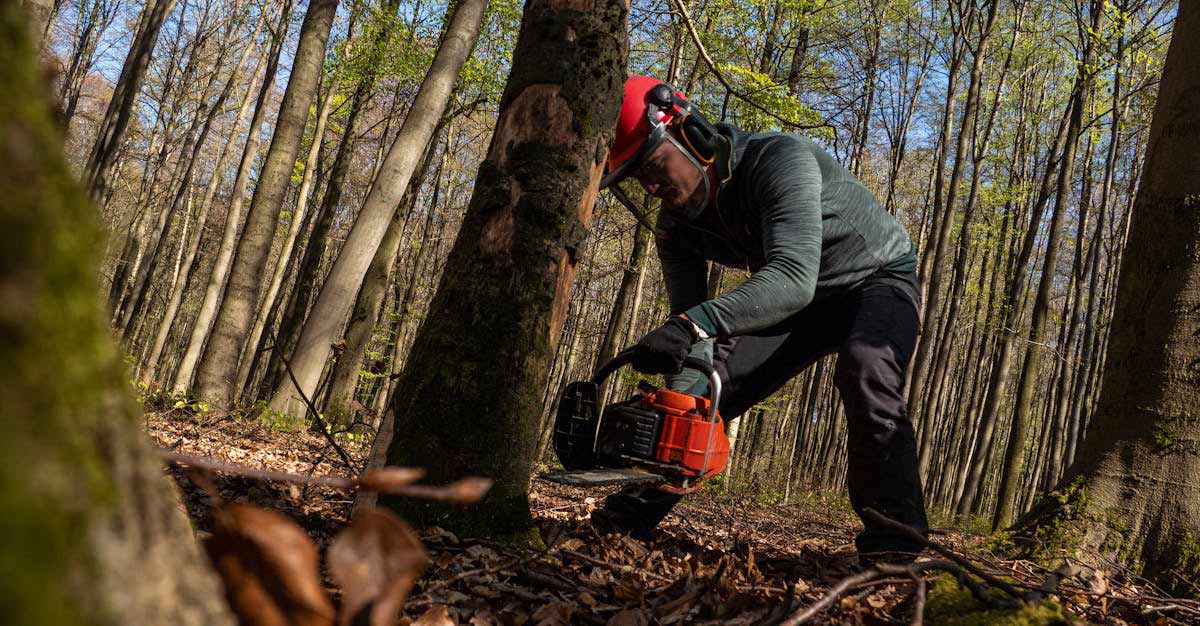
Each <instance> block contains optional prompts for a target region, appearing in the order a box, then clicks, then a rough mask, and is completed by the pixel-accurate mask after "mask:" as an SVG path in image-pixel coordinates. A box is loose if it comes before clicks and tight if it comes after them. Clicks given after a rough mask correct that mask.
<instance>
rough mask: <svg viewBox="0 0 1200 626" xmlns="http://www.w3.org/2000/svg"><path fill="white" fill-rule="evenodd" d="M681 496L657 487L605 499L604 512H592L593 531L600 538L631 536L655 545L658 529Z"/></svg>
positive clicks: (621, 492)
mask: <svg viewBox="0 0 1200 626" xmlns="http://www.w3.org/2000/svg"><path fill="white" fill-rule="evenodd" d="M679 498H680V496H678V495H675V494H671V493H666V492H664V491H659V490H657V489H654V488H653V487H631V488H629V489H626V490H623V491H618V492H617V493H614V494H612V495H610V496H608V497H607V498H605V499H604V506H603V507H602V508H599V509H596V510H595V511H592V527H593V528H595V529H596V532H599V533H600V534H606V533H617V534H621V535H629V536H630V537H633V538H634V539H637V540H639V541H652V540H653V539H654V528H655V527H656V526H658V523H659V522H661V521H662V519H663V518H664V517H666V516H667V514H668V513H670V512H671V509H672V508H673V507H674V506H675V503H676V502H679Z"/></svg>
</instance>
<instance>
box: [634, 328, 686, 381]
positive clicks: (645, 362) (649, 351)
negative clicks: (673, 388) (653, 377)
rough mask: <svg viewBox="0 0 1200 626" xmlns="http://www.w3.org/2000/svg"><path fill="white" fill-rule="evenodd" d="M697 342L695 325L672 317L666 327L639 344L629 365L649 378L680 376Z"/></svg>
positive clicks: (649, 334)
mask: <svg viewBox="0 0 1200 626" xmlns="http://www.w3.org/2000/svg"><path fill="white" fill-rule="evenodd" d="M695 342H696V334H695V331H694V330H693V326H692V323H691V322H690V321H688V320H687V319H685V318H683V317H681V316H679V315H672V316H671V317H670V318H668V319H667V321H666V323H664V324H663V325H662V326H659V327H658V328H656V329H654V330H652V331H650V332H649V333H647V334H646V336H645V337H642V339H641V341H638V342H637V345H636V346H634V348H633V358H632V359H631V360H630V365H632V366H633V367H634V369H636V370H638V371H639V372H645V373H647V374H678V373H679V372H680V371H681V370H683V360H684V359H686V358H687V355H688V352H689V351H690V350H691V348H692V344H693V343H695Z"/></svg>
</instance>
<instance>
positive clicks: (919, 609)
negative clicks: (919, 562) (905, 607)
mask: <svg viewBox="0 0 1200 626" xmlns="http://www.w3.org/2000/svg"><path fill="white" fill-rule="evenodd" d="M912 579H913V582H915V583H917V588H916V590H915V591H913V618H912V622H910V623H911V624H912V626H924V624H925V591H926V583H925V579H924V578H921V576H920V575H919V574H917V573H916V572H913V574H912Z"/></svg>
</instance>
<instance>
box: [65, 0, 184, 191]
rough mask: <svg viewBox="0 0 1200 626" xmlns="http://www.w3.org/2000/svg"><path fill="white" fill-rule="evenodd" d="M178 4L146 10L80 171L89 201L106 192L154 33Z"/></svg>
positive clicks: (163, 2)
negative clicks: (85, 163)
mask: <svg viewBox="0 0 1200 626" xmlns="http://www.w3.org/2000/svg"><path fill="white" fill-rule="evenodd" d="M178 1H179V0H153V2H154V4H153V5H152V6H149V7H147V8H146V11H147V12H146V15H145V19H143V20H142V23H141V24H140V25H139V26H140V27H139V28H138V30H137V32H136V33H135V34H134V36H133V43H132V45H130V47H129V54H128V55H127V56H126V58H125V65H124V66H123V67H122V68H121V76H120V77H119V78H118V79H117V86H116V88H115V89H114V90H113V95H112V99H111V100H109V101H108V109H107V110H106V111H105V112H104V120H103V121H101V123H100V130H99V133H98V134H97V135H96V143H95V144H93V145H92V151H91V153H90V154H89V155H88V160H87V165H86V166H85V167H84V175H83V179H84V181H85V184H86V185H87V187H88V190H89V192H90V193H91V196H92V199H93V201H99V200H101V199H102V198H103V197H104V195H105V191H106V190H107V188H108V185H109V177H110V176H111V175H112V170H113V164H114V163H115V157H116V154H117V148H118V146H120V145H121V142H122V141H123V140H124V138H125V129H126V128H128V127H129V119H130V118H131V117H132V116H133V107H134V105H135V104H136V103H137V97H138V94H139V93H140V92H141V90H142V81H143V80H144V79H145V78H146V67H147V66H149V65H150V55H151V53H153V52H154V44H155V42H156V41H158V31H159V29H161V28H162V25H163V22H164V21H166V19H167V16H168V15H170V14H171V10H172V9H174V8H175V4H176V3H177V2H178Z"/></svg>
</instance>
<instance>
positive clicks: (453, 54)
mask: <svg viewBox="0 0 1200 626" xmlns="http://www.w3.org/2000/svg"><path fill="white" fill-rule="evenodd" d="M487 4H488V3H487V0H462V1H461V2H459V3H458V4H457V5H456V6H455V8H454V12H453V14H452V16H451V18H450V20H449V24H448V25H447V27H446V31H445V34H444V36H443V39H442V43H441V45H440V46H438V52H437V54H436V55H435V56H434V59H433V63H432V65H430V67H429V71H428V72H426V74H425V79H424V81H422V83H421V89H420V91H418V92H417V97H416V100H414V101H413V104H412V107H410V108H409V111H408V114H407V115H406V116H405V118H404V126H403V127H402V128H401V130H400V134H399V136H397V137H396V141H395V143H393V144H392V147H391V149H390V150H389V151H388V154H387V158H386V159H385V160H384V161H383V163H382V165H381V166H380V171H379V175H378V176H377V177H376V179H375V184H373V185H371V191H370V192H369V193H368V194H367V198H366V200H365V201H364V202H363V208H362V210H361V211H360V212H359V214H358V217H357V218H356V219H355V220H354V226H353V227H352V228H351V229H350V234H348V235H347V236H346V243H345V244H343V245H342V248H341V250H340V251H339V253H338V256H337V259H336V260H335V261H334V263H333V267H332V268H330V270H329V275H328V276H327V277H326V278H325V283H324V285H322V287H321V291H320V293H318V295H317V301H316V302H315V303H313V307H312V311H310V312H309V314H308V318H307V319H306V320H305V322H304V328H303V330H301V332H300V338H299V340H298V341H297V342H296V349H295V352H294V354H293V355H292V357H291V359H292V364H291V365H292V368H293V369H294V371H295V379H296V382H297V383H298V384H299V389H298V390H297V389H296V387H295V386H294V385H293V383H292V377H291V376H289V377H288V378H287V379H286V380H285V381H283V384H281V385H280V387H279V389H278V390H276V392H275V395H274V397H272V398H271V407H272V408H274V409H275V410H277V411H284V412H287V413H293V414H294V413H299V412H302V411H303V408H302V407H303V403H302V402H301V399H300V397H299V396H301V395H305V396H308V397H312V396H313V394H314V392H315V391H316V388H317V382H318V381H319V380H320V378H321V372H322V371H323V370H324V367H325V361H326V359H327V357H328V356H329V351H330V345H331V344H332V342H333V340H334V339H336V338H337V335H338V332H339V331H340V330H341V327H342V325H343V324H344V323H345V321H346V317H347V316H348V315H349V314H350V312H351V309H352V307H353V304H354V298H353V294H354V293H355V291H356V290H357V289H358V288H359V286H360V285H362V282H363V277H364V276H365V275H366V273H367V269H368V267H369V266H370V264H371V259H372V258H374V257H375V252H376V250H378V248H379V244H380V242H381V241H382V240H383V238H384V235H385V233H386V232H387V227H388V223H389V222H390V221H391V220H392V215H393V214H394V213H395V212H396V208H397V205H398V204H399V203H400V199H401V197H402V196H403V195H404V191H405V190H406V189H407V188H408V182H409V180H410V179H411V178H412V174H413V170H414V169H415V168H416V167H417V163H418V162H419V161H420V159H421V155H422V154H423V152H424V150H425V147H426V146H427V145H428V144H429V142H430V140H431V139H432V138H433V135H434V130H435V128H436V126H437V123H438V120H439V119H440V118H441V117H442V114H443V112H444V111H445V110H446V105H447V104H448V103H449V101H450V92H451V90H452V89H453V88H454V83H455V81H456V80H457V79H458V74H459V71H460V70H461V69H462V66H463V63H465V62H466V60H467V57H468V56H469V55H470V54H471V49H472V48H474V46H475V40H476V38H477V37H478V36H479V29H480V25H481V24H482V22H483V13H484V9H486V8H487Z"/></svg>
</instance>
